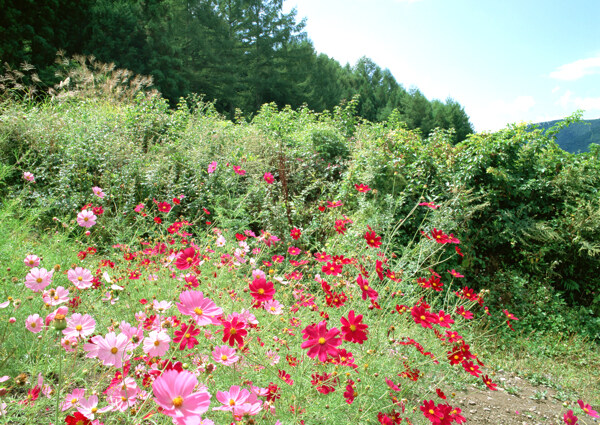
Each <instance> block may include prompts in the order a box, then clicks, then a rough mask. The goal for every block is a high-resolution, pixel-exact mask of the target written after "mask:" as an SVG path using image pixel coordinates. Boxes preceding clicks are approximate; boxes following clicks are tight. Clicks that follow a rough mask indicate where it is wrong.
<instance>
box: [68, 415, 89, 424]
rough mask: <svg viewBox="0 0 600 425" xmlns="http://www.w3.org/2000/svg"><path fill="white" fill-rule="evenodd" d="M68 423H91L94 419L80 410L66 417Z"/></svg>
mask: <svg viewBox="0 0 600 425" xmlns="http://www.w3.org/2000/svg"><path fill="white" fill-rule="evenodd" d="M65 423H66V424H67V425H91V423H92V421H91V420H89V419H88V418H86V417H85V416H83V415H82V414H81V413H79V412H75V413H74V414H73V416H67V417H66V418H65Z"/></svg>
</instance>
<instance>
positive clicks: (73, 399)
mask: <svg viewBox="0 0 600 425" xmlns="http://www.w3.org/2000/svg"><path fill="white" fill-rule="evenodd" d="M78 401H79V400H77V398H75V397H73V398H72V399H71V404H77V402H78Z"/></svg>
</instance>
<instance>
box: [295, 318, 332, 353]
mask: <svg viewBox="0 0 600 425" xmlns="http://www.w3.org/2000/svg"><path fill="white" fill-rule="evenodd" d="M339 333H340V330H339V329H337V328H332V329H330V330H328V329H327V324H326V322H325V321H322V322H319V324H317V325H309V326H307V327H306V328H304V329H303V330H302V337H303V338H304V339H306V340H307V341H304V342H303V343H302V345H301V346H300V347H301V348H308V352H307V353H306V354H307V355H308V357H310V358H311V359H314V358H315V357H318V358H319V361H322V362H324V361H326V360H327V356H328V355H329V356H332V357H335V356H337V355H338V349H337V348H335V347H337V346H339V345H341V344H342V339H341V338H339V337H338V335H339Z"/></svg>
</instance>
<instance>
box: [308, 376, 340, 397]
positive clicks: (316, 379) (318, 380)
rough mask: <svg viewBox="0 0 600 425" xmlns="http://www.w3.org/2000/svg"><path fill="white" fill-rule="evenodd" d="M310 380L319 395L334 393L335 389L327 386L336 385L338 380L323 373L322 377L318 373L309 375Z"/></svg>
mask: <svg viewBox="0 0 600 425" xmlns="http://www.w3.org/2000/svg"><path fill="white" fill-rule="evenodd" d="M311 378H312V380H311V381H310V383H311V384H313V385H314V386H316V387H317V391H318V392H320V393H321V394H329V393H332V392H334V391H335V388H334V387H333V386H331V385H327V384H333V385H337V384H338V379H337V378H335V377H334V376H333V375H332V374H330V373H323V374H322V375H319V374H318V373H313V374H312V375H311ZM319 384H321V385H319Z"/></svg>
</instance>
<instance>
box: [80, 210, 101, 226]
mask: <svg viewBox="0 0 600 425" xmlns="http://www.w3.org/2000/svg"><path fill="white" fill-rule="evenodd" d="M97 218H98V217H96V215H95V214H94V213H93V212H92V211H89V210H83V211H81V212H80V213H79V214H77V224H79V225H80V226H81V227H92V226H93V225H94V224H96V219H97Z"/></svg>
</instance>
